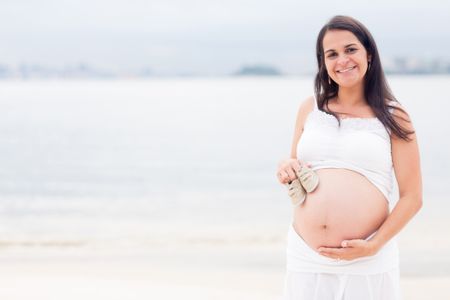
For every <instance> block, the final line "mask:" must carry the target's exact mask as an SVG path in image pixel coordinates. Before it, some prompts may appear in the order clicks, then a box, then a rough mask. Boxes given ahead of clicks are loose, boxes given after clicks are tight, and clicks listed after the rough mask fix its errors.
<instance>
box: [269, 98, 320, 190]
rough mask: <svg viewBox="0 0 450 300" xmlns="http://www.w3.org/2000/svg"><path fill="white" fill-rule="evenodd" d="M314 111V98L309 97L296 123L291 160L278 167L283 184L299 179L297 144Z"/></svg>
mask: <svg viewBox="0 0 450 300" xmlns="http://www.w3.org/2000/svg"><path fill="white" fill-rule="evenodd" d="M313 109H314V97H312V96H311V97H308V98H307V99H306V100H304V101H303V102H302V103H301V105H300V108H299V109H298V112H297V119H296V122H295V128H294V136H293V138H292V146H291V155H290V158H288V159H284V160H282V161H281V162H280V163H279V165H278V170H277V177H278V181H279V182H280V183H281V184H285V183H288V182H290V181H292V180H293V179H295V178H297V175H295V170H299V169H300V163H299V161H298V159H297V144H298V141H299V140H300V137H301V136H302V133H303V127H304V124H305V121H306V118H307V116H308V114H309V113H310V112H311V111H312V110H313Z"/></svg>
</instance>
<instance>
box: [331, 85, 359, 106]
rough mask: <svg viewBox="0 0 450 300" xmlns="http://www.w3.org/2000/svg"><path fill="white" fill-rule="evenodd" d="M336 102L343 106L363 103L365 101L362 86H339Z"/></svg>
mask: <svg viewBox="0 0 450 300" xmlns="http://www.w3.org/2000/svg"><path fill="white" fill-rule="evenodd" d="M337 103H338V104H339V105H342V106H344V107H349V106H360V105H364V104H365V103H366V99H365V97H364V86H363V85H359V86H356V87H351V88H342V87H339V91H338V97H337Z"/></svg>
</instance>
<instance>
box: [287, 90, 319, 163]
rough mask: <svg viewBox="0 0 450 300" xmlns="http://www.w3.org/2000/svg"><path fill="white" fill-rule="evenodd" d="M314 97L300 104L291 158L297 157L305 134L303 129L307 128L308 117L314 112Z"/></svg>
mask: <svg viewBox="0 0 450 300" xmlns="http://www.w3.org/2000/svg"><path fill="white" fill-rule="evenodd" d="M314 101H315V99H314V97H313V96H310V97H308V98H306V99H305V100H303V101H302V102H301V103H300V107H299V109H298V112H297V120H296V122H295V130H294V137H293V140H292V147H291V158H296V157H297V144H298V141H299V140H300V137H301V136H302V133H303V128H304V126H305V122H306V118H307V117H308V115H309V113H311V111H313V109H314V105H315V104H314Z"/></svg>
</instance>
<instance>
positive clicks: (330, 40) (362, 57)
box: [322, 30, 370, 87]
mask: <svg viewBox="0 0 450 300" xmlns="http://www.w3.org/2000/svg"><path fill="white" fill-rule="evenodd" d="M322 45H323V49H324V60H325V67H326V69H327V72H328V75H329V76H330V78H331V80H333V81H334V82H336V83H337V84H338V85H339V86H340V87H354V86H356V85H361V84H363V83H364V75H365V74H366V71H367V67H368V61H369V60H370V57H369V56H368V55H367V51H366V49H365V48H364V46H363V45H362V44H361V42H360V41H359V40H358V38H357V37H356V36H355V35H354V34H353V33H351V32H350V31H346V30H330V31H328V32H327V33H326V34H325V36H324V38H323V41H322Z"/></svg>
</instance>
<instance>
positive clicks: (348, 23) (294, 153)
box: [277, 16, 422, 300]
mask: <svg viewBox="0 0 450 300" xmlns="http://www.w3.org/2000/svg"><path fill="white" fill-rule="evenodd" d="M316 55H317V62H318V73H317V75H316V78H315V96H313V97H310V98H307V99H306V100H305V101H303V102H302V103H301V105H300V108H299V110H298V115H297V122H296V125H295V133H294V139H293V144H292V150H291V158H289V159H286V160H284V161H282V162H281V163H280V166H279V168H278V172H277V176H278V180H279V181H280V183H282V184H287V183H290V182H292V181H293V180H295V179H297V175H296V174H297V173H299V171H300V170H301V168H302V167H304V166H309V167H310V168H311V169H312V170H313V171H314V172H315V173H316V174H317V176H318V178H319V184H318V186H317V187H316V188H315V189H314V191H312V192H310V193H307V194H306V198H305V200H304V201H303V202H301V203H300V204H298V205H296V206H294V214H293V223H292V226H290V229H289V233H288V241H287V275H286V283H285V284H286V285H285V295H284V299H286V300H303V299H304V300H328V299H329V300H341V299H342V300H344V299H345V300H378V299H379V300H390V299H400V288H399V266H398V265H399V263H398V251H397V245H396V242H395V235H396V234H397V233H398V232H399V231H400V230H401V229H402V228H403V227H404V226H405V225H406V223H407V222H408V221H409V220H410V219H411V218H412V217H413V216H414V215H415V214H416V213H417V212H418V211H419V209H420V208H421V206H422V182H421V171H420V160H419V150H418V145H417V139H416V135H415V132H414V128H413V126H412V122H411V120H410V117H409V115H408V113H407V112H406V111H405V109H403V108H402V106H401V105H400V104H399V102H398V101H397V100H396V99H395V97H394V96H393V95H392V93H391V92H390V89H389V87H388V84H387V82H386V80H385V77H384V73H383V70H382V67H381V62H380V57H379V54H378V50H377V47H376V45H375V41H374V39H373V38H372V36H371V34H370V33H369V31H368V30H367V29H366V28H365V27H364V25H362V24H361V23H360V22H358V21H357V20H355V19H353V18H350V17H345V16H336V17H334V18H332V19H331V20H330V21H329V22H328V23H327V24H326V25H325V26H324V27H323V28H322V30H321V31H320V33H319V36H318V38H317V45H316ZM394 174H395V178H396V180H397V184H398V187H399V199H398V201H396V202H394V201H393V200H394V199H393V198H394V197H393V195H392V189H393V178H394V177H393V176H394ZM390 204H391V206H390Z"/></svg>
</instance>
